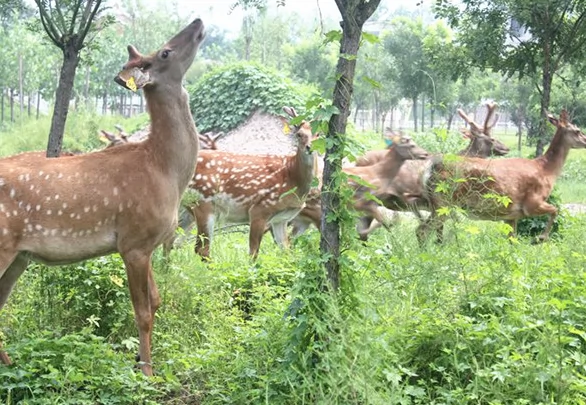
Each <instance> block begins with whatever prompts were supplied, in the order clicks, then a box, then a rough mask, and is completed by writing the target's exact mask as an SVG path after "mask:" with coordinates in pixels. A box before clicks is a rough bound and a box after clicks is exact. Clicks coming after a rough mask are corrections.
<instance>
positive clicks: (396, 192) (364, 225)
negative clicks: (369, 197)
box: [357, 103, 509, 240]
mask: <svg viewBox="0 0 586 405" xmlns="http://www.w3.org/2000/svg"><path fill="white" fill-rule="evenodd" d="M496 107H497V105H496V104H495V103H488V104H487V105H486V110H487V112H486V117H485V119H484V124H483V125H480V124H478V123H476V122H475V121H474V120H473V119H471V118H470V117H469V116H468V115H467V114H466V113H465V112H464V111H463V110H461V109H458V114H459V115H460V117H462V119H463V120H464V121H465V122H466V123H467V124H468V125H469V129H463V130H461V132H462V133H463V135H464V136H465V137H466V138H468V139H470V142H469V143H468V145H467V147H466V148H464V149H463V150H461V151H460V152H458V155H460V156H468V157H480V158H487V157H490V156H504V155H506V154H507V153H509V148H508V147H507V146H506V145H505V144H503V143H502V142H500V141H499V140H498V139H495V138H493V137H492V135H491V132H492V129H493V127H494V125H495V124H496V122H497V120H498V118H497V117H496V116H495V110H496ZM373 159H374V156H371V157H370V160H373ZM429 164H430V162H429V161H417V160H411V161H407V162H405V164H404V165H403V166H401V169H400V170H399V173H398V174H397V176H396V177H395V178H394V179H393V182H392V184H391V186H390V187H389V188H388V189H387V190H386V192H385V193H381V195H380V196H379V199H380V200H381V201H382V202H383V205H384V206H385V207H386V208H387V209H390V210H393V211H411V212H413V213H414V214H415V216H416V217H417V218H418V219H419V220H420V221H422V220H423V218H422V216H421V213H420V211H419V210H420V209H423V210H427V211H428V210H429V201H427V199H426V198H425V193H424V190H423V184H422V182H421V174H422V173H423V172H424V171H425V170H426V167H428V166H429ZM357 165H358V162H357ZM406 196H410V198H409V201H407V198H406ZM380 226H381V224H380V223H379V222H375V221H373V218H368V217H364V218H361V220H360V227H359V233H360V235H361V238H362V239H364V240H366V239H367V238H368V235H369V234H370V233H372V232H373V231H374V230H375V229H377V228H378V227H380Z"/></svg>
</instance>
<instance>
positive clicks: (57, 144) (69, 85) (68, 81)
mask: <svg viewBox="0 0 586 405" xmlns="http://www.w3.org/2000/svg"><path fill="white" fill-rule="evenodd" d="M78 64H79V51H78V50H77V49H76V47H75V46H74V44H69V43H68V44H66V45H65V48H64V50H63V65H62V66H61V73H60V74H59V84H58V85H57V93H56V95H55V107H54V108H53V118H52V119H51V130H50V132H49V142H48V143H47V157H57V156H59V155H60V154H61V147H62V145H63V132H64V131H65V121H66V120H67V112H68V111H69V100H71V92H72V90H73V82H74V80H75V71H76V69H77V65H78Z"/></svg>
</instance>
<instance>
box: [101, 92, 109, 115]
mask: <svg viewBox="0 0 586 405" xmlns="http://www.w3.org/2000/svg"><path fill="white" fill-rule="evenodd" d="M107 113H108V93H106V92H104V94H102V114H104V115H106V114H107Z"/></svg>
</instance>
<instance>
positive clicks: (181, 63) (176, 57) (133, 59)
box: [114, 19, 205, 91]
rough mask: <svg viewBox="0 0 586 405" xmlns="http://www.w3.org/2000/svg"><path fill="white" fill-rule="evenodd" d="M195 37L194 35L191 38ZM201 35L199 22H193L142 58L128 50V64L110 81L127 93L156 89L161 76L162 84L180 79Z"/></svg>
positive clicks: (130, 49)
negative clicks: (150, 87) (141, 89)
mask: <svg viewBox="0 0 586 405" xmlns="http://www.w3.org/2000/svg"><path fill="white" fill-rule="evenodd" d="M194 33H195V35H194ZM204 37H205V33H204V30H203V24H202V22H201V20H200V19H196V20H195V21H193V22H192V23H191V24H189V25H188V26H187V27H186V28H184V29H183V30H182V31H181V32H180V33H179V34H177V35H175V36H174V37H173V38H171V39H170V40H169V41H168V42H167V43H166V44H165V45H163V46H162V47H161V49H159V50H158V51H156V52H153V53H151V54H150V55H142V54H141V53H140V52H139V51H138V50H137V49H136V48H135V47H134V46H132V45H129V46H128V56H129V58H128V62H127V63H126V64H125V65H124V66H123V68H122V72H120V73H119V74H118V76H116V78H115V79H114V80H115V81H116V82H117V83H118V84H120V85H121V86H123V87H126V88H127V89H129V90H132V91H136V90H137V89H140V88H144V87H148V86H156V85H157V84H159V82H162V81H161V80H159V78H160V77H161V76H164V78H165V79H164V81H165V82H167V81H169V80H174V81H178V80H181V79H182V78H183V76H184V75H185V72H187V69H188V68H189V67H190V66H191V64H192V63H193V60H194V59H195V54H196V53H197V50H198V48H199V45H200V43H201V42H202V41H203V39H204Z"/></svg>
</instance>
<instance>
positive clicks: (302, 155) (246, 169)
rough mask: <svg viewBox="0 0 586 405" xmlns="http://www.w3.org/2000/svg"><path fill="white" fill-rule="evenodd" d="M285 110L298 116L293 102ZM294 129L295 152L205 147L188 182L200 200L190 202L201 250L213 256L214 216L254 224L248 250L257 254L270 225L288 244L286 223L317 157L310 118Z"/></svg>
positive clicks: (301, 197) (304, 193) (307, 186)
mask: <svg viewBox="0 0 586 405" xmlns="http://www.w3.org/2000/svg"><path fill="white" fill-rule="evenodd" d="M284 111H285V112H286V113H287V114H289V115H290V116H291V117H296V116H297V113H296V112H295V110H294V109H293V108H289V107H285V108H284ZM292 132H293V135H294V138H295V141H296V143H297V150H296V153H295V154H294V155H288V156H275V155H244V154H237V153H231V152H224V151H213V150H204V151H201V153H200V155H199V157H198V163H197V165H198V166H197V167H198V170H197V172H196V174H195V176H194V178H193V180H192V182H191V184H190V185H189V187H190V188H191V189H192V190H193V191H194V192H195V194H196V195H197V199H198V201H197V203H194V204H192V205H190V206H189V207H187V208H189V210H190V211H191V212H192V213H193V216H194V218H195V220H196V224H197V241H196V245H195V251H196V253H197V254H199V255H200V256H202V257H203V258H209V257H210V244H211V239H212V236H213V231H214V225H215V223H216V220H218V221H220V222H223V223H228V224H248V225H250V232H249V253H250V255H251V256H252V257H253V258H256V256H257V255H258V249H259V246H260V243H261V239H262V236H263V234H264V232H265V229H266V227H267V225H269V226H270V227H271V228H272V231H273V234H274V235H275V238H276V240H278V241H280V242H281V244H283V245H286V243H287V242H286V241H287V238H286V237H285V235H284V233H285V227H286V224H287V222H288V221H289V220H291V218H293V217H294V216H295V215H297V214H298V213H299V211H300V210H301V208H302V207H303V205H304V201H305V198H306V196H307V193H308V191H309V189H310V186H311V182H312V180H313V177H314V171H315V161H316V156H315V155H314V153H313V152H312V151H311V149H310V144H311V142H312V141H313V139H315V136H314V135H313V134H312V132H311V127H310V125H309V123H307V122H303V123H301V124H300V125H298V126H294V127H293V131H292Z"/></svg>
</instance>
